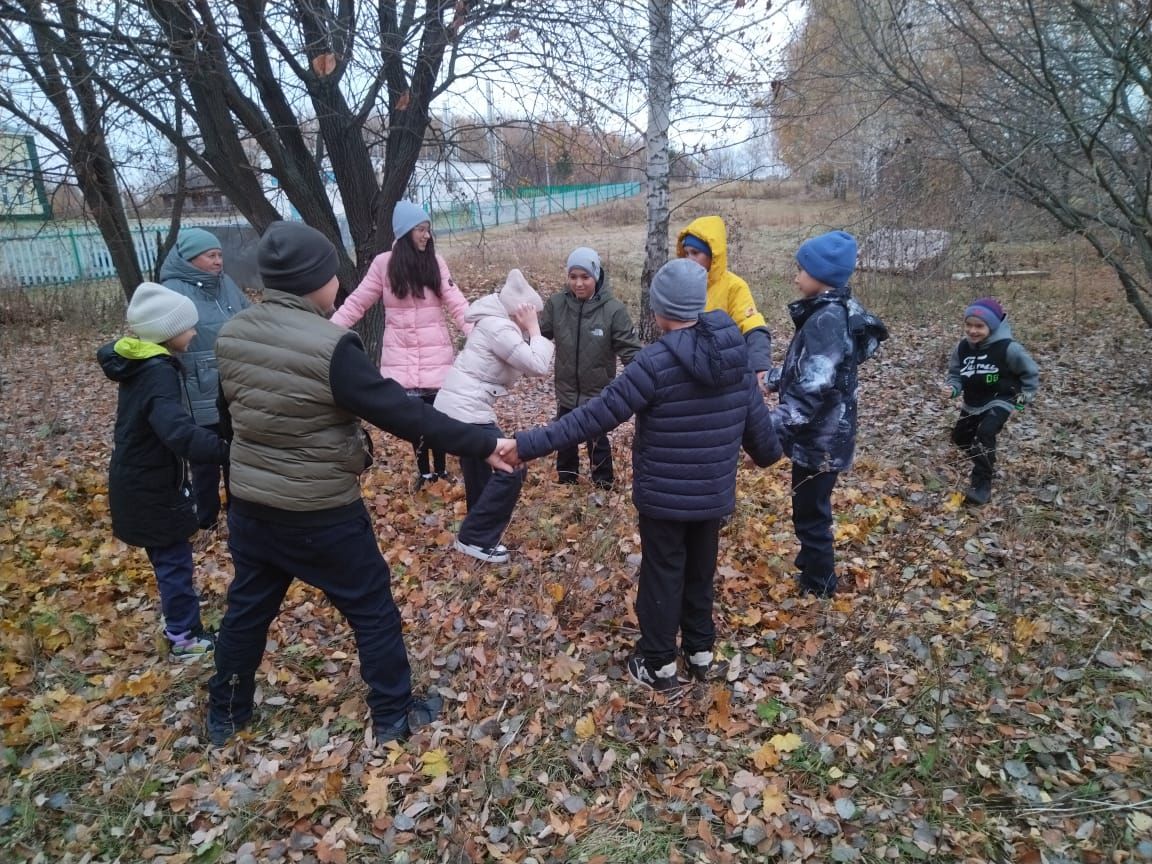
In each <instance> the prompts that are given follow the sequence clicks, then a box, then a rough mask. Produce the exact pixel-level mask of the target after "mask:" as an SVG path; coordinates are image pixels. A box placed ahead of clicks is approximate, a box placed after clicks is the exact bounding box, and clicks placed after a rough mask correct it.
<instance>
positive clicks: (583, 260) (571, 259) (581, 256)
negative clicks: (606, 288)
mask: <svg viewBox="0 0 1152 864" xmlns="http://www.w3.org/2000/svg"><path fill="white" fill-rule="evenodd" d="M573 267H575V268H576V269H578V270H583V271H584V272H585V273H587V274H588V275H589V276H591V277H592V281H594V282H598V281H600V256H599V255H597V254H596V250H595V249H589V248H588V247H587V246H578V247H577V248H575V249H573V250H572V254H571V255H569V256H568V269H567V270H566V271H565V272H566V273H571V272H572V268H573Z"/></svg>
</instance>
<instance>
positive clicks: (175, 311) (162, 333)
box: [128, 282, 200, 343]
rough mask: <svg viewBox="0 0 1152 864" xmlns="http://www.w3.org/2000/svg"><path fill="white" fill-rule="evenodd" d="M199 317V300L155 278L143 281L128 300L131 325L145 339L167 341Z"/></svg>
mask: <svg viewBox="0 0 1152 864" xmlns="http://www.w3.org/2000/svg"><path fill="white" fill-rule="evenodd" d="M199 320H200V313H199V312H197V311H196V304H195V303H193V302H192V301H191V300H189V299H188V298H187V297H185V296H184V295H183V294H178V293H177V292H175V291H173V290H172V289H170V288H165V287H164V286H163V285H159V284H157V283H155V282H142V283H141V284H140V285H138V286H137V287H136V290H135V291H133V292H132V299H131V300H130V301H129V302H128V327H129V329H130V330H131V331H132V332H133V333H135V334H136V338H137V339H141V340H143V341H145V342H156V343H160V342H167V341H168V340H169V339H171V338H172V337H173V336H179V335H180V334H181V333H183V332H184V331H185V330H191V329H192V328H193V327H195V326H196V322H197V321H199Z"/></svg>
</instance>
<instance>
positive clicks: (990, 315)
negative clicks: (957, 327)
mask: <svg viewBox="0 0 1152 864" xmlns="http://www.w3.org/2000/svg"><path fill="white" fill-rule="evenodd" d="M1005 314H1006V313H1005V312H1004V307H1003V306H1001V305H1000V303H999V302H998V301H997V300H996V299H995V298H992V297H981V298H979V299H978V300H973V301H972V302H971V304H969V306H968V308H967V309H965V310H964V317H965V318H979V319H980V320H981V321H983V322H984V323H985V324H987V325H988V329H989V330H990V331H995V330H996V328H997V327H999V326H1000V325H1001V323H1003V321H1004V316H1005Z"/></svg>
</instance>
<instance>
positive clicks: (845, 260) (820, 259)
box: [796, 231, 856, 288]
mask: <svg viewBox="0 0 1152 864" xmlns="http://www.w3.org/2000/svg"><path fill="white" fill-rule="evenodd" d="M796 263H797V264H799V265H800V266H801V267H803V268H804V272H805V273H807V274H808V275H809V276H811V277H812V278H813V279H815V280H816V281H817V282H822V283H823V284H825V285H827V286H828V287H829V288H843V287H844V286H845V285H847V284H848V280H849V279H851V278H852V271H853V270H855V269H856V238H855V237H853V236H852V235H851V234H849V233H848V232H847V231H829V232H828V233H827V234H821V235H820V236H819V237H813V238H812V239H811V240H805V241H804V242H803V243H801V244H800V248H799V249H797V250H796Z"/></svg>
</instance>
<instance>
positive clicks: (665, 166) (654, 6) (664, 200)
mask: <svg viewBox="0 0 1152 864" xmlns="http://www.w3.org/2000/svg"><path fill="white" fill-rule="evenodd" d="M648 45H649V61H648V129H647V131H646V132H645V135H644V149H645V151H646V154H647V159H646V164H647V170H646V172H645V176H646V179H647V181H648V202H647V204H648V215H647V231H646V233H645V238H644V269H643V270H642V271H641V273H640V327H639V330H640V337H641V338H642V339H644V340H646V341H649V342H650V341H652V340H653V339H654V338H655V337H656V336H658V335H659V334H657V333H656V325H655V320H654V319H653V317H652V308H651V305H650V303H649V294H648V289H649V288H650V287H651V286H652V277H653V276H655V275H656V271H657V270H659V269H660V268H661V267H663V266H664V262H665V261H667V260H668V175H669V160H668V124H669V113H670V112H671V110H672V3H671V2H670V0H648Z"/></svg>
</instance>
